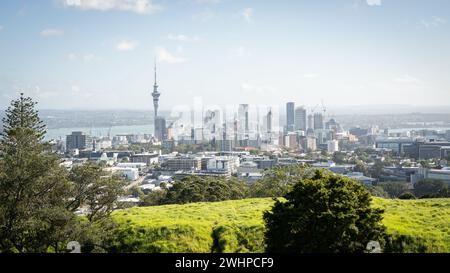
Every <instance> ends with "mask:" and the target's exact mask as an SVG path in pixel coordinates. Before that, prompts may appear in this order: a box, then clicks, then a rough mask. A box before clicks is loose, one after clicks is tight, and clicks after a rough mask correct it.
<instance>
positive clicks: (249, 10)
mask: <svg viewBox="0 0 450 273" xmlns="http://www.w3.org/2000/svg"><path fill="white" fill-rule="evenodd" d="M241 15H242V16H244V18H245V20H246V21H247V22H249V23H252V22H253V9H252V8H246V9H244V10H243V11H241Z"/></svg>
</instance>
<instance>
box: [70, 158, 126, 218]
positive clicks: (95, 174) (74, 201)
mask: <svg viewBox="0 0 450 273" xmlns="http://www.w3.org/2000/svg"><path fill="white" fill-rule="evenodd" d="M69 180H70V181H71V191H70V193H71V197H72V198H71V200H70V202H68V204H67V209H69V210H70V211H76V210H77V209H78V208H80V207H85V208H87V211H88V213H87V215H86V216H87V218H88V220H89V221H91V222H93V221H97V220H101V219H104V218H108V217H109V216H110V214H111V212H112V211H113V210H114V209H116V208H118V206H119V204H118V203H117V197H118V196H120V195H123V194H124V193H125V191H124V190H123V187H124V186H125V182H124V180H123V179H120V178H118V177H115V176H111V175H110V174H108V173H105V172H104V171H103V169H102V168H101V167H100V166H98V165H95V164H93V163H86V164H84V165H81V166H76V167H74V168H72V170H71V171H70V174H69Z"/></svg>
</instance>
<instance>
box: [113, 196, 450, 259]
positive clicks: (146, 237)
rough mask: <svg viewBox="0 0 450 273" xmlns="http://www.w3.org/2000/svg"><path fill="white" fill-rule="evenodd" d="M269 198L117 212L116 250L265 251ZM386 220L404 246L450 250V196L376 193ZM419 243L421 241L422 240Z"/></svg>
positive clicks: (428, 249) (405, 249)
mask: <svg viewBox="0 0 450 273" xmlns="http://www.w3.org/2000/svg"><path fill="white" fill-rule="evenodd" d="M272 204H273V200H272V199H271V198H263V199H245V200H236V201H224V202H216V203H194V204H187V205H167V206H156V207H143V208H131V209H126V210H121V211H117V212H115V213H114V215H113V217H114V219H115V221H116V222H118V223H119V224H120V226H121V231H120V233H119V234H118V236H117V240H116V249H115V250H116V251H118V252H165V253H167V252H205V253H209V252H263V251H264V235H263V234H264V222H263V220H262V214H263V212H264V211H266V210H269V209H270V208H271V206H272ZM374 206H376V207H381V208H383V209H385V214H384V220H383V222H384V224H385V225H386V226H387V228H388V232H389V233H390V234H393V235H395V236H400V235H404V236H406V237H407V238H409V239H410V240H409V241H408V240H406V244H411V246H408V245H406V246H405V248H404V251H411V252H414V251H421V252H422V251H424V252H450V199H430V200H388V199H380V198H375V199H374ZM418 244H420V245H418Z"/></svg>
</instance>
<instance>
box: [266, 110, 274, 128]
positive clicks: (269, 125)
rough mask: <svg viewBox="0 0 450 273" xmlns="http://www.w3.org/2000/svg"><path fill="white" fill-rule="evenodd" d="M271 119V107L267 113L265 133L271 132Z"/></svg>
mask: <svg viewBox="0 0 450 273" xmlns="http://www.w3.org/2000/svg"><path fill="white" fill-rule="evenodd" d="M272 119H273V114H272V109H270V110H269V113H267V121H266V122H267V133H269V134H270V133H272Z"/></svg>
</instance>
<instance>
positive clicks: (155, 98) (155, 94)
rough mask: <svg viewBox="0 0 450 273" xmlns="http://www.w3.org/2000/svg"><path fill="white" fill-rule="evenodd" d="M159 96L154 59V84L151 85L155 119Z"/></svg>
mask: <svg viewBox="0 0 450 273" xmlns="http://www.w3.org/2000/svg"><path fill="white" fill-rule="evenodd" d="M160 96H161V93H159V92H158V84H157V82H156V61H155V84H154V85H153V93H152V97H153V106H154V109H155V119H156V117H157V116H158V104H159V97H160Z"/></svg>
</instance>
